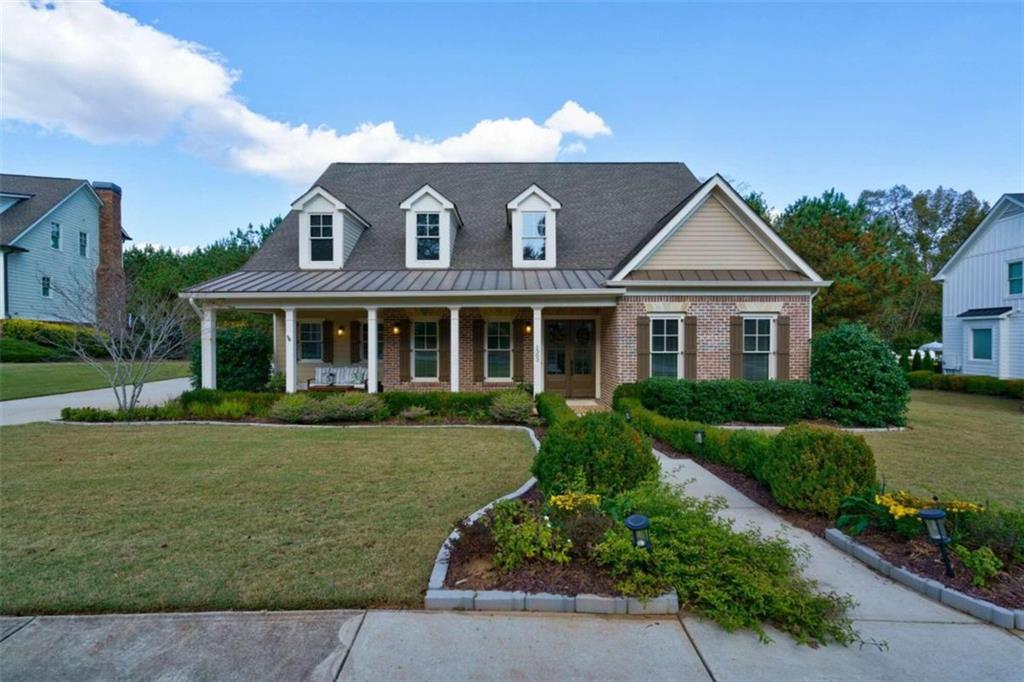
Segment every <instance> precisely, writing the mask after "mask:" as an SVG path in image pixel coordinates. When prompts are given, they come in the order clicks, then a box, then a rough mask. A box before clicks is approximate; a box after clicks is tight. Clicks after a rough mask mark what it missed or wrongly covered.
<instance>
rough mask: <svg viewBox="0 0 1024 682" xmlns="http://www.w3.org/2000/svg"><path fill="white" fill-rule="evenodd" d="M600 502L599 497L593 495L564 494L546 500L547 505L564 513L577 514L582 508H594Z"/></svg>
mask: <svg viewBox="0 0 1024 682" xmlns="http://www.w3.org/2000/svg"><path fill="white" fill-rule="evenodd" d="M600 501H601V496H600V495H595V494H593V493H565V494H564V495H552V496H551V497H549V498H548V504H550V505H551V506H552V507H554V508H555V509H558V510H560V511H566V512H577V511H580V510H581V509H583V508H584V507H596V506H597V505H598V503H599V502H600Z"/></svg>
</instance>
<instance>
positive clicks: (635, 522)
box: [626, 514, 651, 550]
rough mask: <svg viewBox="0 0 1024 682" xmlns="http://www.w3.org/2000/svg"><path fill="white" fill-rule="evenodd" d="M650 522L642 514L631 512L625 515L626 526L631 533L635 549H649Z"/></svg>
mask: <svg viewBox="0 0 1024 682" xmlns="http://www.w3.org/2000/svg"><path fill="white" fill-rule="evenodd" d="M650 526H651V522H650V521H649V520H648V519H647V517H646V516H644V515H643V514H633V515H631V516H628V517H626V528H628V529H629V531H630V532H631V533H633V546H634V547H636V548H637V549H646V550H650V548H651V536H650V533H649V530H648V529H649V528H650Z"/></svg>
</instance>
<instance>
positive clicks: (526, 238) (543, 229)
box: [523, 212, 548, 261]
mask: <svg viewBox="0 0 1024 682" xmlns="http://www.w3.org/2000/svg"><path fill="white" fill-rule="evenodd" d="M547 218H548V214H547V213H534V212H528V213H523V260H526V261H534V260H545V259H546V258H547V243H548V237H547V232H548V229H547Z"/></svg>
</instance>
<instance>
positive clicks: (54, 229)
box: [50, 223, 60, 249]
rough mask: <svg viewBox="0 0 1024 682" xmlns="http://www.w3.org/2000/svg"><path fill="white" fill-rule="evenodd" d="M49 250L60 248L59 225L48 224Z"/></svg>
mask: <svg viewBox="0 0 1024 682" xmlns="http://www.w3.org/2000/svg"><path fill="white" fill-rule="evenodd" d="M50 248H51V249H59V248H60V223H50Z"/></svg>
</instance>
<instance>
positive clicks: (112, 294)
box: [94, 183, 126, 329]
mask: <svg viewBox="0 0 1024 682" xmlns="http://www.w3.org/2000/svg"><path fill="white" fill-rule="evenodd" d="M94 189H95V191H96V195H97V196H98V197H99V198H100V201H102V202H103V204H102V206H100V238H99V255H100V262H99V265H98V266H97V267H96V324H97V325H99V326H100V328H103V329H110V328H114V327H117V326H118V325H119V324H123V320H122V316H123V314H124V306H125V288H126V284H125V274H124V264H123V257H122V252H123V240H122V236H121V235H122V232H121V188H120V187H118V186H117V185H114V184H112V183H95V184H94Z"/></svg>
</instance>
